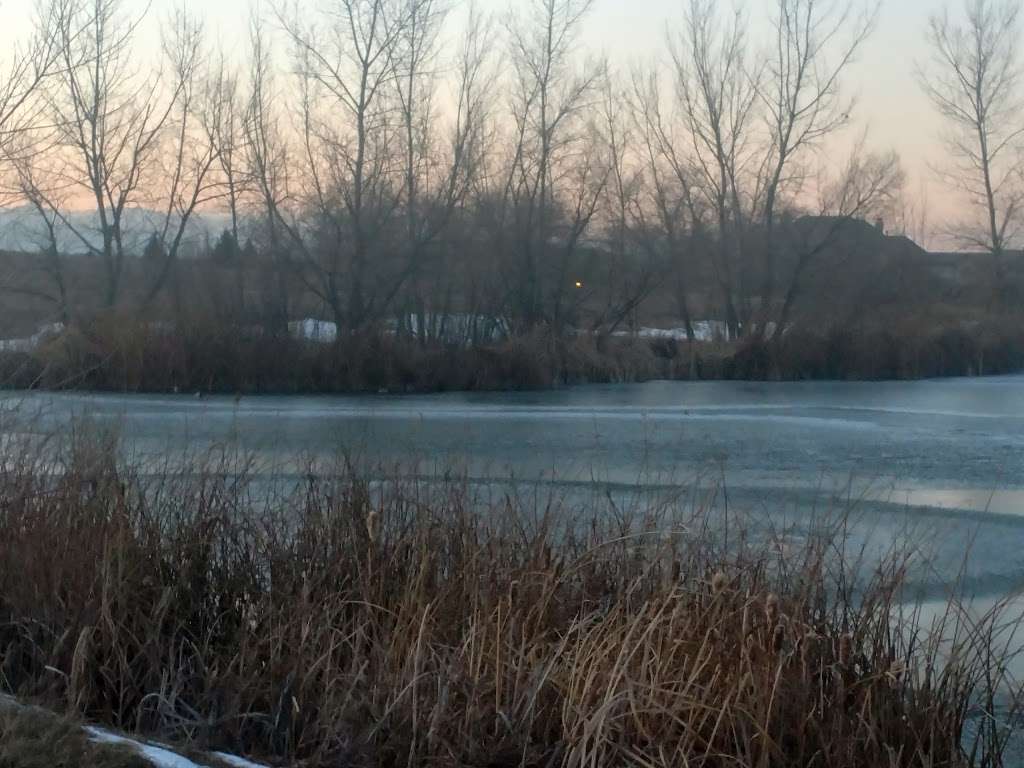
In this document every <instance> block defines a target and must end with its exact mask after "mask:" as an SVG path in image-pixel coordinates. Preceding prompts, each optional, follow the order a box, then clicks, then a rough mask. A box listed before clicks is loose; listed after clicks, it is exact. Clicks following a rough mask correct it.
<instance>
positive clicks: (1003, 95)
mask: <svg viewBox="0 0 1024 768" xmlns="http://www.w3.org/2000/svg"><path fill="white" fill-rule="evenodd" d="M1020 13H1021V6H1020V3H1019V2H1017V1H1016V0H965V1H964V4H963V10H962V14H961V15H960V17H956V18H955V17H953V16H951V15H950V12H949V10H948V9H946V10H943V11H942V13H940V14H937V15H934V16H932V17H931V19H930V21H929V25H928V41H929V43H930V45H931V61H930V62H929V64H928V65H927V66H926V67H924V68H922V69H921V70H920V81H921V84H922V86H923V88H924V90H925V93H926V94H927V95H928V97H929V98H930V99H931V101H932V103H933V104H934V105H935V108H936V109H937V110H938V111H939V113H940V114H941V115H942V117H943V118H945V120H946V123H947V126H948V132H947V135H946V146H947V148H948V149H949V152H950V155H951V156H952V157H953V158H955V164H954V165H953V166H952V167H949V168H946V169H945V170H944V172H943V176H944V177H945V179H946V180H947V182H948V183H949V184H950V185H951V186H952V187H954V188H955V189H958V190H960V191H961V192H963V193H965V194H966V196H967V197H968V199H969V201H970V203H971V204H972V206H973V207H974V208H975V210H976V211H977V217H976V219H975V220H974V221H969V222H965V223H964V225H963V226H962V227H961V228H960V229H959V230H958V231H956V232H955V233H952V234H954V235H955V236H956V237H957V239H959V240H960V242H962V243H964V244H965V245H967V246H969V247H972V248H980V249H983V250H986V251H988V252H989V253H991V254H992V258H993V264H994V278H995V281H996V291H997V292H999V291H1000V290H1001V286H1002V284H1003V278H1004V269H1005V264H1004V261H1005V255H1006V250H1007V245H1008V243H1009V242H1010V241H1011V240H1012V239H1013V237H1014V236H1015V235H1016V234H1018V230H1017V228H1018V226H1019V224H1020V221H1021V204H1022V202H1024V178H1022V171H1024V164H1022V156H1021V150H1022V149H1024V142H1022V139H1024V124H1022V117H1024V91H1022V88H1021V86H1022V80H1021V77H1022V70H1021V60H1020V52H1019V48H1018V45H1019V39H1020V34H1021V29H1020Z"/></svg>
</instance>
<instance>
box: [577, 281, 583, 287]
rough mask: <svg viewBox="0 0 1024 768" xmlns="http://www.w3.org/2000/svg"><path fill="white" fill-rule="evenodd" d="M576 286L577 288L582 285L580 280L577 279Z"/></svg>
mask: <svg viewBox="0 0 1024 768" xmlns="http://www.w3.org/2000/svg"><path fill="white" fill-rule="evenodd" d="M576 287H577V288H582V287H583V283H582V282H580V281H579V280H577V281H576Z"/></svg>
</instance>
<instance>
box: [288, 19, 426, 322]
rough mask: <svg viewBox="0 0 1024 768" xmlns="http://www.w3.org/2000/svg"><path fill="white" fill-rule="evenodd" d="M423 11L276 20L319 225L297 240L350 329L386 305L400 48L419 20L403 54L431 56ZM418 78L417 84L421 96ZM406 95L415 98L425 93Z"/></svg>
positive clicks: (395, 199) (320, 288)
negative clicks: (298, 100)
mask: <svg viewBox="0 0 1024 768" xmlns="http://www.w3.org/2000/svg"><path fill="white" fill-rule="evenodd" d="M423 7H424V4H423V3H422V2H414V3H409V2H408V1H407V0H336V1H335V2H333V3H331V4H330V5H329V6H328V7H327V8H326V9H325V12H324V13H322V14H321V15H320V16H318V17H317V18H315V19H313V20H304V19H303V18H302V17H301V16H300V15H299V13H298V12H297V11H296V12H293V13H291V14H290V15H287V14H284V13H282V14H279V18H280V19H281V21H282V23H283V25H284V27H285V29H286V31H287V33H288V36H289V39H290V41H291V43H292V47H293V58H294V61H295V63H296V66H297V75H298V78H299V82H300V89H301V94H302V105H301V114H302V136H303V147H304V156H305V160H306V166H307V167H306V169H305V189H306V191H305V194H304V198H305V205H306V206H308V207H310V209H311V210H312V211H315V216H316V217H317V219H318V226H319V229H320V236H319V242H318V243H317V244H316V245H315V246H311V245H309V244H308V243H307V242H306V240H305V239H304V238H303V236H302V233H301V232H299V231H298V230H297V229H294V228H293V229H292V230H291V234H292V237H293V240H294V241H295V247H297V248H299V249H300V250H302V251H303V252H304V254H305V262H306V266H307V268H308V269H310V270H312V273H313V280H312V281H310V282H308V286H309V287H310V289H311V290H313V291H315V292H316V293H317V295H318V296H319V297H320V298H321V299H322V300H323V301H324V302H325V303H326V304H327V305H328V307H329V308H330V309H331V311H332V312H333V313H334V315H335V317H336V319H337V320H338V323H339V327H343V328H346V329H349V330H358V329H359V328H361V327H362V326H363V325H364V324H365V323H366V322H367V321H368V320H369V319H370V318H371V317H372V316H373V315H374V313H375V312H376V310H377V309H378V307H377V304H378V302H379V301H380V299H381V297H380V296H378V295H376V294H375V291H374V288H375V281H374V280H373V278H372V276H371V273H372V272H373V271H374V270H375V269H377V268H379V267H382V266H383V264H384V258H383V257H384V255H385V254H384V253H383V248H384V238H385V235H386V233H387V231H388V228H389V224H390V219H391V217H392V216H393V215H395V213H396V211H397V210H398V205H399V202H400V193H399V190H398V188H396V185H395V184H394V176H395V174H396V172H399V173H401V169H402V164H401V163H400V160H399V159H400V158H402V157H403V156H404V154H405V153H404V152H398V151H396V150H397V148H398V147H399V146H401V142H402V139H401V138H400V136H401V135H402V134H403V133H404V131H401V132H400V128H399V125H398V124H396V121H395V120H394V119H393V115H394V114H395V111H396V110H395V106H396V105H395V98H394V97H395V93H396V88H395V87H394V85H395V78H396V69H395V58H396V56H397V55H398V53H397V48H398V47H399V45H400V43H401V42H403V41H404V42H406V43H407V44H408V42H409V39H410V38H409V37H406V30H407V28H408V27H409V26H410V24H411V23H412V20H413V19H415V20H416V23H417V24H419V25H421V27H420V31H419V32H417V33H415V34H413V35H412V39H413V43H412V44H411V46H410V47H409V48H408V49H407V50H406V51H405V52H404V53H405V54H407V55H411V56H413V57H414V58H415V57H418V56H421V55H425V48H424V46H425V45H426V43H425V41H426V40H428V39H429V35H428V33H427V32H425V31H424V30H423V25H427V24H429V23H430V16H429V15H418V14H420V13H423V14H426V12H425V11H423ZM414 69H415V68H414ZM417 73H418V69H417V70H416V72H415V73H414V74H413V75H412V76H411V77H412V80H411V81H410V82H411V83H412V85H411V87H412V88H413V89H414V90H415V89H418V87H419V81H418V74H417ZM403 87H404V86H403ZM401 92H402V93H404V94H405V95H406V97H407V98H409V99H414V98H417V97H418V95H419V94H418V93H406V92H405V91H404V90H402V91H401ZM413 108H414V107H413ZM399 111H400V108H399ZM410 114H411V113H410ZM411 122H412V120H411V119H410V126H409V130H410V132H411V131H413V130H414V126H412V125H411ZM413 138H414V137H413ZM402 176H403V178H404V179H405V181H406V182H408V176H407V174H404V173H402Z"/></svg>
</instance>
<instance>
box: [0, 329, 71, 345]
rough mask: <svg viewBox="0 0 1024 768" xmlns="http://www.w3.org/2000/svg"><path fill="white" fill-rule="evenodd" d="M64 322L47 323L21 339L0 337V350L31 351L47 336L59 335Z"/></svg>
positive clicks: (47, 337)
mask: <svg viewBox="0 0 1024 768" xmlns="http://www.w3.org/2000/svg"><path fill="white" fill-rule="evenodd" d="M63 331H64V323H47V324H46V325H43V326H41V327H40V328H39V330H38V331H36V332H35V333H33V334H32V335H31V336H28V337H26V338H23V339H0V352H31V351H33V350H34V349H36V348H37V347H38V346H39V345H40V344H42V343H43V342H44V341H46V340H47V339H49V338H52V337H54V336H59V335H60V334H61V333H63Z"/></svg>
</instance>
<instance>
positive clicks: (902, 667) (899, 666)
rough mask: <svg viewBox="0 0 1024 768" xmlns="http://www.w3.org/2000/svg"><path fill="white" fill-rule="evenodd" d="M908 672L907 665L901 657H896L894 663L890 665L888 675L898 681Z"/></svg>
mask: <svg viewBox="0 0 1024 768" xmlns="http://www.w3.org/2000/svg"><path fill="white" fill-rule="evenodd" d="M906 672H907V665H906V664H904V663H903V661H901V660H900V659H896V660H895V661H893V663H892V664H890V665H889V672H888V675H889V677H890V678H892V681H893V682H895V683H898V682H899V681H900V680H901V679H902V678H903V675H905V674H906Z"/></svg>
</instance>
